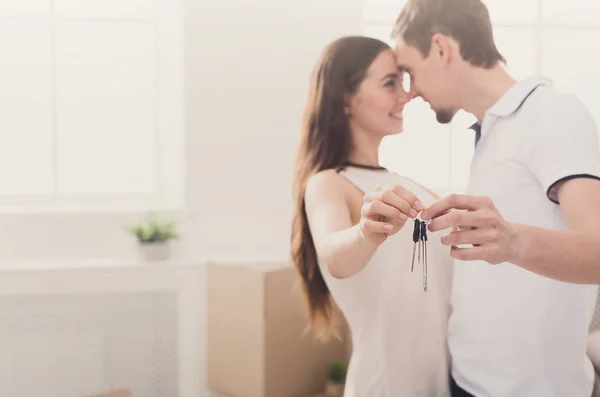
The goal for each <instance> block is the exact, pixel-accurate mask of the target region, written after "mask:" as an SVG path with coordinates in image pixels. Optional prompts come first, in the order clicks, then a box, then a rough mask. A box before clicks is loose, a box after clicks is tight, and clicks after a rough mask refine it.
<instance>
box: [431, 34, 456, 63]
mask: <svg viewBox="0 0 600 397" xmlns="http://www.w3.org/2000/svg"><path fill="white" fill-rule="evenodd" d="M451 51H452V45H451V43H450V38H449V37H448V36H445V35H443V34H441V33H436V34H434V35H433V36H432V37H431V50H430V51H429V54H430V56H431V55H433V56H434V57H436V58H437V59H439V60H441V61H442V63H443V64H448V63H450V60H451V58H452V54H451Z"/></svg>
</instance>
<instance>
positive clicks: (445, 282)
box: [320, 167, 453, 397]
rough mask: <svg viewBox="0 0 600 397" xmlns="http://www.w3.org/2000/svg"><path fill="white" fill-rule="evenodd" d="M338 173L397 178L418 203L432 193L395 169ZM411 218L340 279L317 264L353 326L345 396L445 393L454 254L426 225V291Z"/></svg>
mask: <svg viewBox="0 0 600 397" xmlns="http://www.w3.org/2000/svg"><path fill="white" fill-rule="evenodd" d="M340 174H341V175H343V176H344V177H345V178H347V179H348V180H349V181H350V182H352V183H353V184H354V185H356V186H357V187H358V188H359V189H360V190H361V191H363V192H364V193H366V192H369V191H373V190H374V189H375V185H377V184H399V185H402V186H404V187H405V188H407V189H408V190H410V191H411V192H412V193H413V194H415V195H416V196H417V197H419V200H421V202H422V203H423V204H424V205H428V204H429V203H431V202H433V201H434V200H435V198H434V197H433V196H432V195H431V194H430V193H428V192H427V191H426V190H425V189H424V188H422V187H421V186H419V185H418V184H416V183H415V182H413V181H411V180H410V179H408V178H405V177H402V176H400V175H398V174H396V173H393V172H381V171H370V170H363V169H356V168H351V167H350V168H347V169H345V170H342V171H340ZM413 227H414V221H413V220H412V219H410V218H409V219H408V220H407V221H406V225H405V226H404V227H403V228H402V229H401V230H400V231H399V232H398V233H396V234H395V235H393V236H391V237H389V238H388V239H387V240H386V241H385V242H384V243H383V244H382V245H381V246H380V247H379V248H378V250H377V251H376V252H375V255H374V256H373V257H372V259H371V260H370V261H369V263H368V264H367V265H366V267H365V268H364V269H362V270H361V271H360V272H359V273H357V274H355V275H353V276H351V277H349V278H345V279H336V278H334V277H332V276H331V275H330V274H329V273H328V271H327V266H326V264H325V263H323V262H322V261H321V263H320V268H321V272H322V273H323V277H324V279H325V282H326V284H327V286H328V287H329V290H330V292H331V294H332V297H333V299H334V300H335V302H336V303H337V305H338V306H339V308H340V309H341V310H342V312H343V313H344V316H345V317H346V320H347V321H348V324H349V327H350V331H351V334H352V356H351V358H350V364H349V367H348V373H347V378H346V388H345V392H344V397H446V396H449V395H450V393H449V378H448V377H449V362H450V360H449V355H448V349H447V342H446V332H447V322H448V316H449V311H450V307H449V305H450V303H449V302H450V292H451V291H450V289H451V277H452V263H453V260H452V257H451V256H450V248H449V247H447V246H444V245H442V244H441V242H440V237H441V235H440V234H439V233H431V232H428V234H427V237H428V242H427V263H428V266H427V269H428V272H427V292H425V291H424V290H423V273H422V264H420V263H418V262H417V256H418V247H417V254H416V255H415V267H414V272H413V273H411V271H410V267H411V262H412V253H413V245H414V243H413V241H412V235H413Z"/></svg>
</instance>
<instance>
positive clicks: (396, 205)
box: [360, 185, 423, 246]
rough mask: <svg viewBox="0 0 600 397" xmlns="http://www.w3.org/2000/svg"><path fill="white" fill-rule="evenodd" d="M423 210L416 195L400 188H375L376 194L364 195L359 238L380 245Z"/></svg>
mask: <svg viewBox="0 0 600 397" xmlns="http://www.w3.org/2000/svg"><path fill="white" fill-rule="evenodd" d="M422 209H423V204H422V203H421V202H420V201H419V199H418V198H417V196H415V195H414V194H413V193H411V192H410V191H408V190H407V189H406V188H404V187H403V186H401V185H377V186H376V187H375V191H373V192H369V193H366V194H365V195H364V197H363V206H362V208H361V212H360V213H361V219H360V230H361V234H362V236H363V237H364V238H365V239H366V240H368V241H369V242H371V243H372V244H375V245H376V246H379V245H380V244H381V243H383V242H384V241H385V240H386V239H387V238H388V237H389V236H391V235H393V234H396V233H397V232H398V231H399V230H400V229H402V227H403V226H404V224H405V223H406V221H407V220H408V218H415V217H416V216H417V214H418V213H419V212H420V211H421V210H422Z"/></svg>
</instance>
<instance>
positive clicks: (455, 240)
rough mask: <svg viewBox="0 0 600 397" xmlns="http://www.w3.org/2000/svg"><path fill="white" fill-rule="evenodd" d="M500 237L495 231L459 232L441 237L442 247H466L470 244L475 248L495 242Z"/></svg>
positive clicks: (475, 230) (474, 230)
mask: <svg viewBox="0 0 600 397" xmlns="http://www.w3.org/2000/svg"><path fill="white" fill-rule="evenodd" d="M499 237H500V233H499V232H498V231H497V230H496V229H473V230H466V231H460V232H452V233H450V234H448V235H446V236H443V237H442V239H441V240H442V244H444V245H450V246H455V245H466V244H472V245H474V246H477V245H479V244H484V243H488V242H496V241H498V238H499Z"/></svg>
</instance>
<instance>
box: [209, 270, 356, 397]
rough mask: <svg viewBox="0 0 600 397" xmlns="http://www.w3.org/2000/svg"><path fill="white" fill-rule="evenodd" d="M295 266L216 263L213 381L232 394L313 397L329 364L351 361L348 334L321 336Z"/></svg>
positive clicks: (213, 278)
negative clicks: (311, 326)
mask: <svg viewBox="0 0 600 397" xmlns="http://www.w3.org/2000/svg"><path fill="white" fill-rule="evenodd" d="M298 282H299V279H298V276H297V274H296V271H295V269H294V268H292V267H291V265H290V264H258V263H245V264H239V263H238V264H236V263H211V264H209V265H208V274H207V293H208V296H207V303H208V318H207V320H208V343H207V345H208V363H207V365H208V383H209V387H210V388H211V389H213V390H216V391H218V392H220V393H222V395H223V396H231V397H311V396H315V395H319V394H320V393H321V392H322V391H323V390H324V388H325V382H326V374H327V366H328V365H329V364H330V363H331V362H332V361H334V360H343V361H345V362H347V360H348V357H349V353H350V349H349V335H348V332H347V328H346V327H343V326H342V328H341V329H340V330H341V335H342V336H343V340H337V339H332V340H330V341H328V342H326V343H325V342H321V341H319V340H318V339H317V338H316V337H315V336H314V335H313V334H312V333H310V332H306V331H307V326H308V320H307V318H308V317H307V313H306V309H305V304H304V302H303V300H302V296H301V293H300V289H299V283H298Z"/></svg>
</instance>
